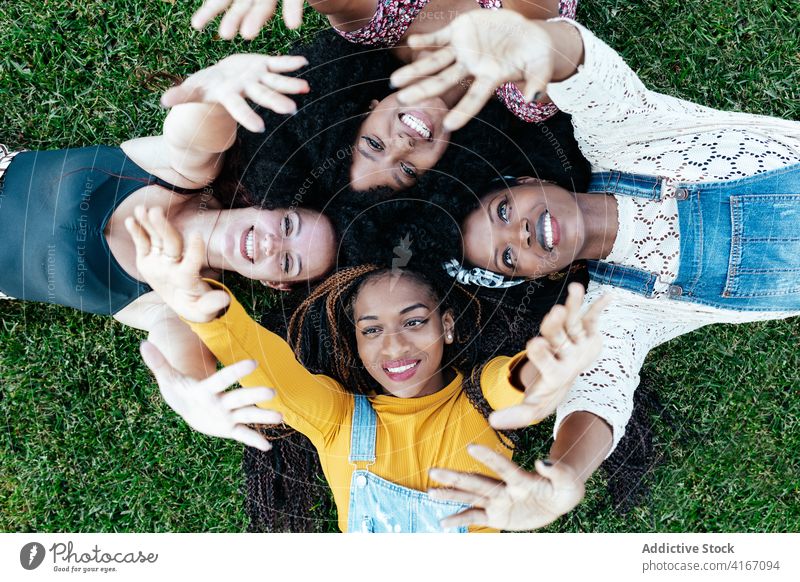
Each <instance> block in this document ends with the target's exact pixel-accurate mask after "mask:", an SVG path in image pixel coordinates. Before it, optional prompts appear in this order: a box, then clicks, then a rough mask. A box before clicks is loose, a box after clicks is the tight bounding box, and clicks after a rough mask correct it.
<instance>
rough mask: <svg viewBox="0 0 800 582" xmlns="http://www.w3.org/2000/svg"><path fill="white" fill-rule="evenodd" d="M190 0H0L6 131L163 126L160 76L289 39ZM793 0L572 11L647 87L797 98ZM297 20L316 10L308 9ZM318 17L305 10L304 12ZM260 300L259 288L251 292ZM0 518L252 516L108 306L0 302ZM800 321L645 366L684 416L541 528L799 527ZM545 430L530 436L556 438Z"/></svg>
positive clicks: (96, 134) (139, 521) (734, 330)
mask: <svg viewBox="0 0 800 582" xmlns="http://www.w3.org/2000/svg"><path fill="white" fill-rule="evenodd" d="M198 3H199V2H189V1H188V0H178V1H177V2H175V3H169V2H161V1H156V0H151V1H149V2H143V1H141V0H135V1H134V0H103V1H99V0H83V1H82V2H67V1H64V0H61V1H58V2H55V1H48V0H43V1H42V2H36V3H31V2H26V1H24V0H5V1H4V2H2V3H0V55H3V56H2V57H0V103H2V107H0V141H2V142H3V143H6V144H7V145H9V146H11V147H26V148H29V149H36V148H57V147H66V146H80V145H87V144H94V143H107V144H117V143H119V142H121V141H123V140H125V139H128V138H130V137H134V136H143V135H148V134H153V133H156V132H158V131H159V129H160V123H161V120H162V117H163V111H162V110H161V109H160V108H159V106H158V94H159V93H160V92H161V91H163V90H164V89H166V88H167V87H168V86H169V85H170V84H171V79H172V77H171V75H174V74H177V75H184V74H187V73H190V72H191V71H193V70H195V69H197V68H199V67H202V66H205V65H207V64H209V63H211V62H213V61H214V60H215V59H218V58H220V57H222V56H224V55H227V54H229V53H232V52H235V51H244V50H259V51H282V50H284V49H285V47H286V46H287V45H288V44H289V43H290V42H291V41H292V40H293V39H296V38H298V37H299V35H298V33H295V32H290V31H286V30H285V29H284V28H283V27H282V25H281V24H276V25H275V27H274V28H273V29H272V31H271V32H270V33H269V34H264V35H262V37H261V39H260V40H258V41H256V42H253V43H245V42H242V41H238V42H235V43H228V42H225V41H220V40H215V39H214V35H213V31H211V30H209V31H206V32H203V33H197V32H194V31H192V30H191V29H190V28H189V25H188V22H189V15H190V13H191V11H192V8H193V7H195V5H197V4H198ZM798 12H800V3H798V2H797V1H787V0H782V1H780V2H778V1H764V0H750V1H734V0H710V1H708V2H702V3H701V2H688V3H687V2H680V1H678V0H644V1H641V0H637V1H633V0H627V1H614V0H602V1H593V0H585V1H584V3H583V4H582V5H581V7H580V9H579V17H580V18H581V20H582V21H583V22H585V23H587V24H588V25H589V26H590V27H591V28H593V29H594V30H595V31H596V32H597V33H599V34H600V36H601V37H602V38H604V39H606V40H607V41H608V42H609V43H610V44H611V45H612V46H614V47H615V48H617V49H618V50H620V51H621V52H622V53H623V55H624V56H625V57H626V59H627V60H628V61H629V63H631V65H632V66H633V67H634V68H635V69H636V70H638V71H639V72H640V74H641V76H642V78H643V79H644V80H645V82H646V83H648V84H649V85H650V86H651V87H653V88H656V89H658V90H660V91H663V92H666V93H670V94H673V95H678V96H681V97H685V98H688V99H692V100H696V101H698V102H701V103H704V104H707V105H710V106H713V107H719V108H727V109H737V110H742V111H750V112H754V113H764V114H771V115H779V116H784V117H788V118H793V119H797V118H800V98H799V96H798V87H800V40H798V37H797V34H796V30H797V27H796V23H797V20H796V19H797V14H798ZM306 23H307V24H306V25H305V26H304V28H303V34H306V33H307V32H308V31H309V30H311V29H314V28H315V27H317V28H318V27H320V26H321V25H322V24H323V21H322V19H321V18H320V17H318V15H316V14H315V13H312V12H310V11H307V18H306ZM309 25H310V26H309ZM258 299H259V300H263V298H258ZM0 319H2V325H0V383H1V384H2V387H1V388H0V419H1V420H2V424H3V427H2V432H1V433H0V442H1V443H2V445H1V446H2V453H1V454H0V531H17V532H23V531H219V532H234V531H243V530H244V529H245V528H246V517H245V515H244V511H243V504H242V500H243V496H242V493H241V488H242V481H243V480H242V475H241V471H240V463H241V455H242V450H241V447H240V446H238V445H236V444H233V443H231V442H228V441H221V440H218V439H211V438H207V437H204V436H202V435H199V434H196V433H193V432H192V431H191V430H189V429H188V428H187V427H186V426H185V425H184V424H183V423H182V422H181V421H180V420H179V419H178V418H177V417H176V416H175V415H174V414H173V413H172V412H171V411H170V410H169V409H168V408H167V407H166V406H165V405H164V404H163V402H162V401H161V399H160V396H159V394H158V390H157V389H156V387H155V386H154V384H153V383H152V382H151V380H150V377H149V374H148V373H147V371H146V370H145V369H144V367H143V365H142V364H141V362H140V359H139V357H138V353H137V351H136V346H137V343H138V341H139V340H140V339H141V337H142V336H141V334H140V333H138V332H135V331H131V330H130V329H127V328H124V327H122V326H121V325H119V324H117V323H115V322H114V321H112V320H110V319H108V318H100V317H95V316H89V315H85V314H81V313H76V312H74V311H71V310H67V309H62V308H58V307H53V306H44V305H34V304H23V303H10V302H0ZM799 344H800V322H798V321H797V320H789V321H782V322H770V323H764V324H757V325H747V326H738V327H732V326H716V327H712V328H709V329H704V330H700V331H697V332H695V333H693V334H690V335H687V336H684V337H682V338H680V339H679V340H676V341H673V342H670V343H669V344H667V345H665V346H662V347H661V348H659V349H657V350H656V351H654V352H653V353H652V355H651V356H650V358H649V359H648V362H647V368H648V369H649V370H650V371H652V372H654V373H655V374H656V375H657V377H658V378H659V386H660V392H661V394H662V398H663V399H664V401H665V402H666V403H667V405H668V408H669V410H670V411H671V412H672V414H673V415H674V416H675V417H676V419H677V420H678V423H677V424H676V426H674V427H668V426H663V425H662V426H660V430H659V434H658V446H659V450H660V452H661V453H662V454H663V455H664V458H665V462H664V463H663V464H662V465H661V466H660V467H659V468H658V469H657V471H656V473H655V475H654V476H653V478H652V481H653V486H652V495H651V496H650V498H649V499H648V500H647V501H646V502H645V503H644V504H643V505H642V506H640V507H638V508H636V509H635V510H634V511H633V512H631V513H630V514H628V515H627V516H624V517H623V516H620V515H618V514H617V513H616V512H615V511H614V509H613V508H612V507H611V506H610V504H609V502H608V499H607V497H606V494H605V492H604V490H603V483H602V480H601V479H600V478H599V477H596V478H595V479H593V481H592V482H591V484H590V488H589V494H588V495H587V500H586V502H585V503H584V504H583V505H581V506H580V508H579V509H578V510H577V511H575V512H573V513H572V514H571V515H569V516H568V517H567V518H565V519H562V520H560V521H559V522H557V523H556V524H555V525H554V526H552V527H551V528H550V529H549V531H800V490H798V488H799V487H800V485H798V483H800V467H799V466H798V465H799V464H800V462H799V461H798V453H797V451H799V450H800V426H798V419H800V397H799V395H798V389H799V388H800V373H799V372H798V370H799V369H800V353H799V352H800V349H799V348H798V345H799ZM549 430H550V426H549V425H547V424H546V425H545V426H542V427H541V428H540V429H538V431H537V433H536V434H537V435H538V436H540V437H541V438H540V439H539V444H538V445H537V446H534V447H533V448H532V452H530V453H528V456H531V455H533V454H536V453H538V454H543V453H544V451H546V448H547V440H548V439H549V434H550V433H549Z"/></svg>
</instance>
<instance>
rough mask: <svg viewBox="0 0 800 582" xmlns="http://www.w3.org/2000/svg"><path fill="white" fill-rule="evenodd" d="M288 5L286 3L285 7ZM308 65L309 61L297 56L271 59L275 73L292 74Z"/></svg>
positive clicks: (270, 62) (270, 66)
mask: <svg viewBox="0 0 800 582" xmlns="http://www.w3.org/2000/svg"><path fill="white" fill-rule="evenodd" d="M285 5H286V3H285V2H284V6H285ZM307 64H308V59H306V58H305V57H300V56H296V55H281V56H277V57H269V70H270V71H272V72H273V73H290V72H291V71H296V70H297V69H299V68H301V67H305V66H306V65H307Z"/></svg>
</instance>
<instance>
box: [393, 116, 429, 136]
mask: <svg viewBox="0 0 800 582" xmlns="http://www.w3.org/2000/svg"><path fill="white" fill-rule="evenodd" d="M400 121H402V122H403V124H404V125H407V126H408V127H410V128H411V129H413V130H414V131H416V132H417V133H418V134H420V135H421V136H422V137H424V138H425V139H430V138H431V130H430V129H429V128H428V126H427V125H425V123H424V122H423V121H422V120H421V119H418V118H416V117H414V116H413V115H411V114H409V113H403V114H402V115H401V116H400Z"/></svg>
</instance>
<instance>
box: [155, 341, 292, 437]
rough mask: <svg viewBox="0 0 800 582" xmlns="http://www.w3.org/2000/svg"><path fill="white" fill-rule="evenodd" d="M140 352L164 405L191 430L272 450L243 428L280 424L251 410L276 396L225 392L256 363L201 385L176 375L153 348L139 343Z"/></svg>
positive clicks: (263, 391) (274, 415) (262, 391)
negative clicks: (178, 416)
mask: <svg viewBox="0 0 800 582" xmlns="http://www.w3.org/2000/svg"><path fill="white" fill-rule="evenodd" d="M140 350H141V354H142V359H143V360H144V363H145V364H146V365H147V367H148V368H150V371H151V372H152V373H153V375H154V376H155V378H156V382H158V387H159V389H160V390H161V395H162V396H163V397H164V400H165V401H166V403H167V404H168V405H169V406H170V408H172V410H174V411H175V412H177V413H178V414H179V415H180V416H181V417H182V418H183V419H184V420H185V421H186V422H187V423H188V424H189V426H191V427H192V428H193V429H195V430H196V431H198V432H201V433H203V434H207V435H209V436H216V437H222V438H227V439H233V440H235V441H239V442H240V443H244V444H245V445H248V446H250V447H255V448H257V449H260V450H262V451H268V450H269V449H270V448H272V447H271V445H270V444H269V441H267V439H265V438H264V437H263V436H262V435H260V434H259V433H257V432H256V431H254V430H253V429H251V428H249V427H247V426H246V425H247V424H279V423H280V422H282V421H283V417H282V416H281V414H280V413H279V412H275V411H274V410H264V409H261V408H258V407H257V406H254V405H255V404H256V403H258V402H263V401H265V400H270V399H271V398H272V397H273V396H275V393H274V392H273V391H272V390H270V389H269V388H239V389H238V390H231V391H229V392H225V390H226V389H227V388H228V387H229V386H230V385H231V384H233V383H234V382H237V381H239V380H240V379H241V378H244V377H245V376H247V375H248V374H250V373H251V372H252V371H253V370H255V368H256V363H255V362H253V361H252V360H245V361H243V362H238V363H236V364H233V365H231V366H228V367H226V368H223V369H222V370H220V371H219V372H217V373H216V374H214V375H213V376H211V377H209V378H206V379H205V380H202V381H201V380H195V379H194V378H191V377H189V376H186V375H184V374H181V373H180V372H178V371H177V370H176V369H175V368H173V367H172V366H171V365H170V364H169V362H167V360H166V358H165V357H164V355H163V354H162V353H161V352H160V351H159V349H158V348H157V347H156V346H155V345H154V344H152V343H150V342H142V345H141V348H140Z"/></svg>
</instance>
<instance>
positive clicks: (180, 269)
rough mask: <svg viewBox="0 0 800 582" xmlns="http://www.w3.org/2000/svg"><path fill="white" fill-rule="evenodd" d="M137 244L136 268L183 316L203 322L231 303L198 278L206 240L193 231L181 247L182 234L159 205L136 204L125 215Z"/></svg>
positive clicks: (164, 299)
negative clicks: (148, 207)
mask: <svg viewBox="0 0 800 582" xmlns="http://www.w3.org/2000/svg"><path fill="white" fill-rule="evenodd" d="M125 228H127V229H128V232H129V233H130V235H131V237H132V238H133V243H134V245H135V246H136V269H137V270H138V271H139V274H140V275H141V276H142V277H143V278H144V280H145V281H146V282H147V284H148V285H150V287H152V288H153V290H154V291H155V292H156V293H157V294H158V295H159V296H160V297H161V299H163V301H164V303H166V304H167V305H168V306H169V307H170V308H172V310H173V311H174V312H175V313H177V314H178V315H180V316H181V317H183V318H184V319H186V320H187V321H193V322H197V323H204V322H208V321H211V320H213V319H216V318H217V317H218V316H219V313H220V311H221V310H223V309H225V308H226V307H227V306H228V304H229V303H230V297H229V296H228V294H227V293H225V292H224V291H222V290H212V288H211V286H210V285H209V284H208V283H206V282H205V281H203V280H202V279H201V278H200V271H201V269H202V267H203V265H204V263H205V243H204V242H203V239H202V238H200V235H199V234H195V235H194V236H193V237H192V238H191V239H190V240H189V244H188V246H187V247H186V249H184V246H183V237H182V236H181V233H179V232H178V231H177V230H176V229H175V227H173V226H172V225H171V224H170V223H169V221H167V218H166V217H165V216H164V211H163V210H162V209H161V208H151V209H150V210H148V209H146V208H145V207H144V206H137V207H136V208H135V209H134V216H132V217H128V218H127V219H125Z"/></svg>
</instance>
